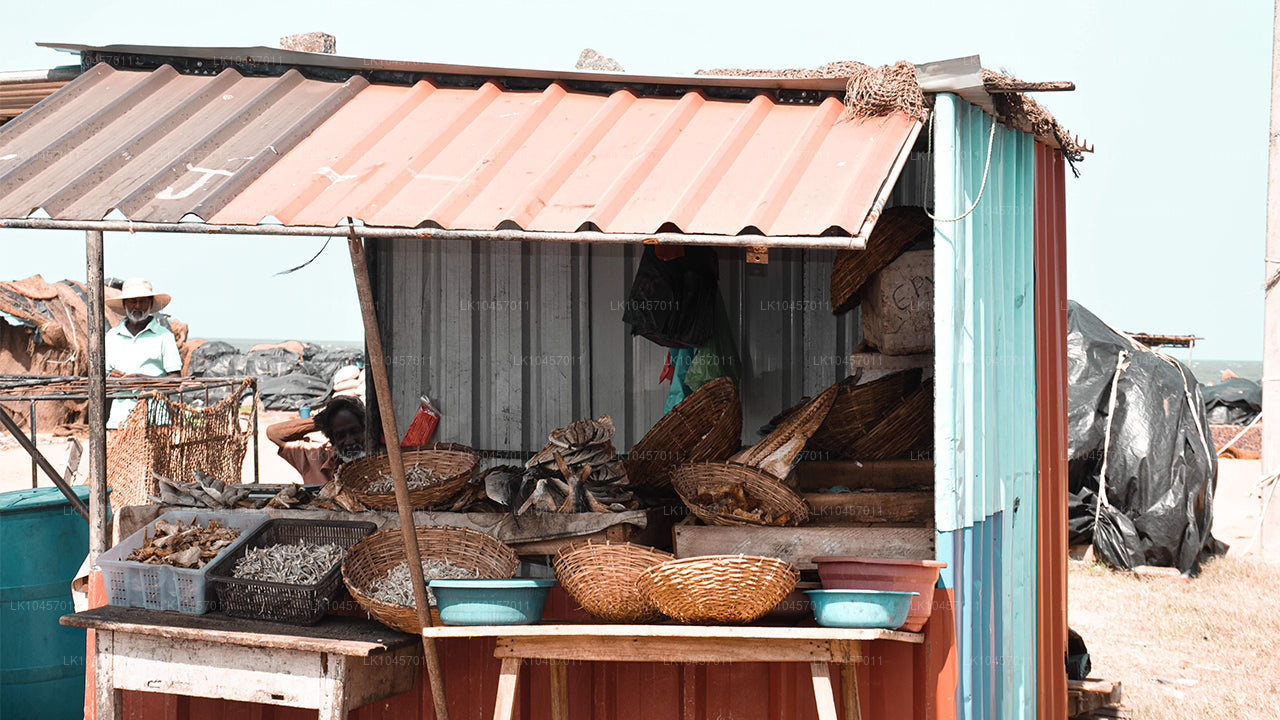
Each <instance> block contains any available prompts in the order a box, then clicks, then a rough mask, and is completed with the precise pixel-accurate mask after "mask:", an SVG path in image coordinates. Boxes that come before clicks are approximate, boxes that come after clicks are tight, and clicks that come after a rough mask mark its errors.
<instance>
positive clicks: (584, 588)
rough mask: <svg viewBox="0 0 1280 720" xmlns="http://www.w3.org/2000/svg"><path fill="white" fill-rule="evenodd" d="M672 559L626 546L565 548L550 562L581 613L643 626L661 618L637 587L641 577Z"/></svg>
mask: <svg viewBox="0 0 1280 720" xmlns="http://www.w3.org/2000/svg"><path fill="white" fill-rule="evenodd" d="M673 557H674V556H673V555H672V554H671V553H667V552H663V551H661V550H655V549H653V548H651V547H645V546H643V545H633V544H631V543H627V542H609V541H607V540H606V541H604V542H598V541H591V540H588V541H586V542H582V543H575V544H573V545H566V546H565V547H563V548H561V549H560V551H559V552H557V553H556V556H555V558H554V559H553V560H552V563H551V564H552V567H554V568H555V571H556V578H558V579H559V580H560V585H561V586H562V587H564V589H565V592H567V593H569V595H571V596H572V597H573V599H574V600H577V601H578V604H579V605H581V606H582V609H583V610H586V611H587V612H589V613H591V614H592V615H595V616H596V617H598V618H601V619H603V620H610V621H613V622H630V623H644V622H653V621H655V620H658V619H660V618H661V617H662V613H660V612H658V609H657V608H655V607H654V606H653V605H652V604H651V603H650V602H649V601H648V600H645V599H644V597H643V596H642V595H641V594H640V590H639V589H638V588H637V587H636V578H638V577H640V573H642V572H644V571H645V570H648V569H649V568H651V567H653V566H654V565H658V564H660V563H663V562H666V561H667V560H670V559H672V558H673Z"/></svg>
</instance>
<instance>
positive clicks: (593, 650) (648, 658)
mask: <svg viewBox="0 0 1280 720" xmlns="http://www.w3.org/2000/svg"><path fill="white" fill-rule="evenodd" d="M856 652H857V651H856V641H853V642H852V643H850V642H845V641H840V640H806V639H803V638H797V639H786V640H784V639H779V638H770V639H761V638H735V637H728V638H726V637H717V638H699V637H653V636H644V635H640V636H634V637H611V638H609V642H607V643H604V642H601V641H600V638H599V637H556V636H549V637H532V636H525V637H499V638H498V643H497V648H496V649H495V650H494V651H493V654H494V657H500V658H513V657H514V658H547V659H555V660H576V661H600V662H653V663H665V662H700V663H721V662H822V663H827V662H857V661H858V659H859V658H858V657H857V655H856ZM851 654H852V655H851Z"/></svg>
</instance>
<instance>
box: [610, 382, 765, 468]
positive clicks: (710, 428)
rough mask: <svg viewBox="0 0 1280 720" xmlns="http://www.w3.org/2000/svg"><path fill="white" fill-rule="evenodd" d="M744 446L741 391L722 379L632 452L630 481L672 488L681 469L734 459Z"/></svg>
mask: <svg viewBox="0 0 1280 720" xmlns="http://www.w3.org/2000/svg"><path fill="white" fill-rule="evenodd" d="M741 443H742V400H741V399H740V398H739V396H738V386H737V385H735V384H734V382H733V380H731V379H730V378H727V377H718V378H716V379H714V380H712V381H710V382H708V383H706V384H704V385H703V386H702V387H699V388H698V389H697V390H694V391H693V392H692V393H690V394H689V396H688V397H686V398H685V399H684V400H681V401H680V403H679V404H678V405H676V406H675V407H674V408H672V409H671V412H669V413H667V414H666V415H663V416H662V419H660V420H658V422H657V423H655V424H654V426H653V427H652V428H650V429H649V432H647V433H645V434H644V437H643V438H641V439H640V442H638V443H636V445H635V447H633V448H631V452H630V453H628V455H627V459H626V461H625V465H626V468H627V480H628V482H629V483H630V484H631V486H632V487H646V488H655V489H656V488H663V487H667V486H669V485H670V484H671V478H670V474H671V470H672V469H673V468H675V467H676V466H677V465H680V464H682V463H686V462H718V461H720V460H728V459H729V456H730V455H732V454H733V453H734V451H735V450H737V449H738V445H740V444H741Z"/></svg>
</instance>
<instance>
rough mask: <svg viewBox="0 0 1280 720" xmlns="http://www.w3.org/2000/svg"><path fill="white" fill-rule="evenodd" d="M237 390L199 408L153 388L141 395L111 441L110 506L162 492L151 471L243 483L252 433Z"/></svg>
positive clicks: (140, 501)
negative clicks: (197, 474)
mask: <svg viewBox="0 0 1280 720" xmlns="http://www.w3.org/2000/svg"><path fill="white" fill-rule="evenodd" d="M248 387H249V380H248V379H247V378H246V379H245V380H244V382H242V383H241V384H240V387H239V389H238V390H236V392H234V393H232V394H230V395H228V396H227V397H225V398H223V399H222V400H220V401H218V402H217V403H215V404H214V405H212V406H210V407H207V408H195V407H192V406H190V405H187V404H185V403H181V402H176V401H174V400H170V399H168V398H166V397H163V396H161V395H160V394H159V393H156V392H153V393H151V394H150V395H147V396H145V397H143V398H141V399H139V401H138V403H137V405H134V407H133V410H132V411H131V412H130V413H129V418H128V420H127V421H126V422H125V423H124V425H122V426H121V428H120V429H119V430H117V431H115V432H114V433H112V436H111V437H110V438H109V439H108V441H107V484H108V485H110V486H111V507H112V508H113V509H118V508H121V507H128V506H131V505H146V504H148V503H150V502H151V500H150V496H151V495H157V494H159V487H158V485H157V483H156V480H155V477H154V476H153V475H152V473H157V474H160V475H163V476H165V477H167V478H173V479H175V480H188V481H189V480H191V479H192V471H194V470H200V471H201V472H204V473H206V474H208V475H212V476H213V477H216V478H218V479H219V480H221V481H223V482H225V483H227V484H229V485H230V484H238V483H239V482H240V469H241V467H242V466H243V464H244V454H245V449H246V447H247V445H248V442H249V431H248V430H247V429H242V428H241V427H240V397H241V396H242V395H243V394H244V393H245V391H246V390H247V389H248Z"/></svg>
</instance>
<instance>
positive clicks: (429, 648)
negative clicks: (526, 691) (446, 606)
mask: <svg viewBox="0 0 1280 720" xmlns="http://www.w3.org/2000/svg"><path fill="white" fill-rule="evenodd" d="M349 242H350V245H351V269H352V271H353V272H354V273H355V276H356V292H357V294H358V295H359V296H360V315H361V317H363V319H364V341H365V345H366V346H367V347H368V348H369V371H370V373H371V374H372V375H373V389H374V392H375V393H376V396H377V398H378V409H379V413H378V414H379V415H381V416H382V434H383V435H385V436H386V438H387V456H388V459H389V460H390V461H391V481H392V484H393V485H394V486H395V490H396V508H397V509H398V510H399V511H400V535H401V537H402V538H403V539H404V549H405V557H406V558H407V559H408V562H409V578H410V581H411V582H412V583H413V599H414V602H415V603H416V604H417V610H418V623H419V625H421V626H422V627H424V628H427V627H431V606H430V604H429V602H428V600H427V586H426V583H425V581H424V580H423V578H422V559H421V558H422V556H421V555H420V554H419V551H418V533H417V532H416V531H415V530H414V527H413V505H412V504H410V501H409V485H408V484H407V483H406V482H405V479H404V463H403V461H402V460H401V459H400V457H401V456H400V430H399V428H397V427H396V415H395V411H394V409H393V407H392V404H391V384H390V383H389V382H388V380H387V364H386V361H385V358H384V356H383V354H382V335H381V334H380V333H379V332H378V317H377V310H376V309H375V307H374V304H373V286H372V284H371V283H370V282H369V268H368V266H367V265H366V264H365V259H364V242H363V241H362V240H361V239H360V238H359V237H358V236H357V235H356V231H355V228H354V227H353V228H351V238H350V241H349ZM422 649H423V652H424V654H425V655H426V659H427V677H428V678H429V679H430V680H431V699H432V701H433V702H434V704H435V710H436V718H437V720H449V706H448V703H447V702H446V698H445V694H444V678H443V677H442V676H441V674H440V655H439V654H438V653H437V652H436V641H435V638H429V637H426V636H423V638H422Z"/></svg>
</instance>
